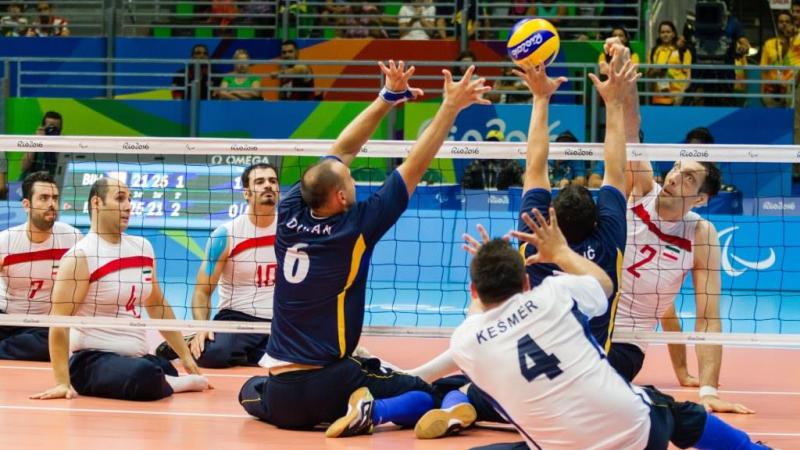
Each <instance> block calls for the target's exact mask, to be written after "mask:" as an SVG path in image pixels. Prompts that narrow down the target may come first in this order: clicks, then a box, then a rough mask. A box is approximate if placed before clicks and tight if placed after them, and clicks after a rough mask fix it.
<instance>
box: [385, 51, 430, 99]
mask: <svg viewBox="0 0 800 450" xmlns="http://www.w3.org/2000/svg"><path fill="white" fill-rule="evenodd" d="M378 66H379V67H380V68H381V72H383V75H384V77H385V84H386V89H388V90H390V91H392V92H405V91H406V90H409V91H411V95H413V96H414V99H416V98H418V97H421V96H422V95H424V94H425V93H424V92H423V91H422V89H419V88H412V87H411V86H409V85H408V80H409V79H410V78H411V76H412V75H414V71H415V70H416V69H415V68H414V66H408V69H406V67H405V62H403V61H398V62H397V64H395V62H394V60H393V59H390V60H389V65H388V66H387V65H386V64H384V63H383V61H378Z"/></svg>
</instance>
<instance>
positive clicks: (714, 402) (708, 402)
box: [700, 395, 755, 414]
mask: <svg viewBox="0 0 800 450" xmlns="http://www.w3.org/2000/svg"><path fill="white" fill-rule="evenodd" d="M700 403H701V404H702V405H703V407H705V409H706V412H718V413H736V414H755V411H753V410H752V409H750V408H748V407H747V406H744V405H743V404H741V403H731V402H727V401H725V400H722V399H721V398H719V397H716V396H714V395H706V396H705V397H703V398H701V399H700Z"/></svg>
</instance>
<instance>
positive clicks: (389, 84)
mask: <svg viewBox="0 0 800 450" xmlns="http://www.w3.org/2000/svg"><path fill="white" fill-rule="evenodd" d="M378 66H380V68H381V72H383V74H384V76H385V77H386V90H387V91H389V94H388V97H389V100H387V99H386V98H385V97H384V95H379V96H378V98H376V99H375V100H374V101H373V102H372V103H371V104H370V105H369V106H368V107H367V109H365V110H364V111H361V113H360V114H359V115H358V116H356V118H355V119H353V121H352V122H350V124H349V125H347V127H345V129H344V130H342V133H341V134H339V137H338V138H337V139H336V142H334V143H333V148H332V149H331V152H330V154H331V155H333V156H336V157H337V158H339V159H340V160H341V161H342V162H343V163H344V164H345V165H347V166H349V165H350V164H351V163H352V162H353V160H354V159H355V157H356V156H357V155H358V152H359V151H361V147H363V146H364V144H365V143H366V142H367V141H368V140H369V138H370V136H372V135H373V134H374V133H375V130H376V129H378V125H380V123H381V120H383V118H384V117H386V114H388V113H389V111H390V110H391V109H392V107H393V106H394V105H395V104H397V103H398V102H400V101H403V100H405V99H407V98H408V97H411V98H417V97H419V96H421V95H423V92H422V89H417V88H411V87H409V86H408V80H409V79H410V78H411V76H412V75H414V66H411V67H409V68H408V70H406V69H405V63H404V62H403V61H400V62H399V63H398V64H395V63H394V61H393V60H389V66H388V67H387V66H386V65H384V64H383V62H382V61H379V62H378ZM402 94H405V96H403V95H402ZM395 96H397V97H398V99H397V100H392V99H393V97H395Z"/></svg>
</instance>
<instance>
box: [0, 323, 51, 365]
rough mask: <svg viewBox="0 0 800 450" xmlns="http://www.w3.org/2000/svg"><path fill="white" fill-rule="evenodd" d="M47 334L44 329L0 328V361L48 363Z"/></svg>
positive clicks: (46, 329) (47, 329)
mask: <svg viewBox="0 0 800 450" xmlns="http://www.w3.org/2000/svg"><path fill="white" fill-rule="evenodd" d="M0 314H2V313H0ZM48 332H49V328H45V327H11V326H7V327H6V326H3V327H0V359H16V360H24V361H50V348H49V344H48V342H47V336H48Z"/></svg>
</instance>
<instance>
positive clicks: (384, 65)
mask: <svg viewBox="0 0 800 450" xmlns="http://www.w3.org/2000/svg"><path fill="white" fill-rule="evenodd" d="M378 67H380V68H381V72H383V73H384V75H389V68H388V67H386V64H384V63H383V61H378Z"/></svg>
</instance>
